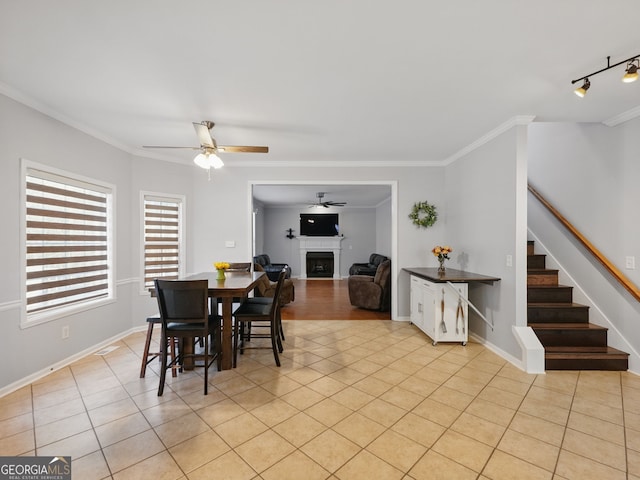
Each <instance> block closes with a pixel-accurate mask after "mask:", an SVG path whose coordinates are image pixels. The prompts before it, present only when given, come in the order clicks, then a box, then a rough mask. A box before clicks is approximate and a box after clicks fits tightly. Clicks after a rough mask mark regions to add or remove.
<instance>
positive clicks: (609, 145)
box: [529, 119, 640, 371]
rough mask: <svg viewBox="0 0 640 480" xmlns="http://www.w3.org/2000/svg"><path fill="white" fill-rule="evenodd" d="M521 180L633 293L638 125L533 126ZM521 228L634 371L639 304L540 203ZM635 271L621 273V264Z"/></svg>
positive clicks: (637, 246) (639, 195)
mask: <svg viewBox="0 0 640 480" xmlns="http://www.w3.org/2000/svg"><path fill="white" fill-rule="evenodd" d="M529 137H530V139H531V141H530V161H529V178H530V182H531V184H532V185H533V186H534V187H535V188H536V189H537V190H539V191H540V192H541V193H542V195H544V196H545V197H546V198H547V199H548V200H549V201H550V202H551V203H552V204H553V205H554V206H555V208H556V209H558V210H559V211H560V213H562V215H563V216H564V217H565V218H567V220H569V221H570V222H571V223H572V224H573V225H574V226H575V227H576V228H577V229H578V230H579V231H580V232H581V233H582V234H583V235H584V236H585V237H586V238H587V239H588V240H589V241H590V242H591V243H592V244H593V245H594V246H595V247H596V248H598V249H599V250H600V251H601V252H602V253H603V254H604V255H605V256H606V257H607V258H608V259H609V260H610V261H611V262H612V263H613V264H614V265H615V266H616V267H617V268H618V269H620V270H621V271H622V272H623V273H624V274H625V275H626V276H627V277H629V279H630V280H631V281H632V282H633V283H634V284H635V285H636V286H637V285H640V270H639V269H640V263H639V262H640V225H639V222H638V211H637V209H638V205H640V190H639V189H638V186H637V181H638V179H639V178H640V164H639V162H638V146H637V145H638V140H637V139H638V138H640V121H639V120H637V119H636V120H633V121H629V122H627V123H624V124H622V125H620V126H617V127H613V128H612V127H607V126H604V125H595V124H582V125H575V124H561V123H534V124H532V125H531V126H530V131H529ZM529 227H530V229H531V233H532V235H533V236H535V239H537V240H538V244H537V245H536V249H537V251H539V252H540V253H544V252H545V251H544V250H543V249H544V248H546V252H547V253H548V254H549V255H550V256H549V257H547V263H548V264H549V266H550V267H551V268H554V267H555V268H560V270H561V271H560V281H561V283H564V284H573V285H575V286H576V287H577V288H574V299H575V301H576V302H579V303H583V304H587V305H590V306H591V307H592V308H590V312H589V315H590V320H591V322H593V323H596V324H599V325H602V326H605V327H608V328H609V343H610V344H611V345H612V346H614V347H616V348H619V349H621V350H624V351H627V352H630V353H632V356H631V358H630V368H631V369H632V370H634V371H639V370H640V361H639V357H638V350H639V349H640V329H638V324H639V322H640V304H639V303H638V302H637V301H636V300H635V299H633V298H632V297H631V295H630V294H629V293H627V291H626V290H624V289H623V288H622V287H620V286H619V285H618V284H617V283H616V282H615V281H614V280H613V278H612V277H611V276H610V275H609V274H608V273H607V272H606V271H605V270H604V268H603V267H601V266H600V264H599V263H597V262H595V260H594V259H593V258H592V257H591V256H590V255H589V254H588V253H587V252H586V250H585V249H584V248H583V247H582V246H581V245H579V244H578V243H577V241H575V240H574V239H573V237H572V236H571V235H570V234H569V233H568V232H567V231H566V230H565V229H564V228H563V227H561V226H560V224H559V223H558V222H557V221H555V220H554V219H552V218H551V216H550V215H549V214H548V213H547V212H546V210H544V208H543V207H542V206H541V205H540V203H539V202H538V201H537V200H536V199H535V198H533V197H530V199H529ZM627 256H633V257H635V258H636V269H635V270H628V269H626V268H625V257H627Z"/></svg>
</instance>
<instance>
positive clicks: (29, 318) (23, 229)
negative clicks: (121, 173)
mask: <svg viewBox="0 0 640 480" xmlns="http://www.w3.org/2000/svg"><path fill="white" fill-rule="evenodd" d="M29 170H38V171H40V172H42V174H43V176H46V175H47V174H49V175H52V176H55V177H65V178H66V179H68V180H69V184H73V182H74V181H75V182H82V183H89V184H92V185H94V186H96V187H99V188H102V189H104V191H105V192H109V195H108V197H107V208H108V210H109V212H110V215H108V217H107V255H108V262H107V267H108V270H109V276H108V279H107V283H108V293H107V296H106V297H105V298H99V299H96V300H88V301H85V302H81V303H78V304H72V305H65V306H61V307H58V308H52V309H51V310H46V311H42V312H37V313H32V314H27V289H26V285H27V244H26V236H27V191H26V177H27V173H28V171H29ZM115 205H116V186H115V185H113V184H110V183H107V182H104V181H102V180H96V179H95V178H90V177H85V176H82V175H78V174H75V173H72V172H69V171H66V170H62V169H58V168H53V167H50V166H48V165H44V164H41V163H37V162H33V161H31V160H27V159H25V158H21V159H20V208H21V215H20V292H21V293H20V303H21V308H20V328H22V329H24V328H29V327H34V326H36V325H41V324H43V323H47V322H51V321H53V320H56V319H59V318H63V317H68V316H70V315H74V314H77V313H80V312H84V311H87V310H93V309H95V308H98V307H102V306H104V305H108V304H111V303H114V302H115V301H116V289H115V279H116V271H115V265H116V258H115V248H114V242H115V238H116V228H115V225H116V222H115V215H116V212H115V208H114V206H115Z"/></svg>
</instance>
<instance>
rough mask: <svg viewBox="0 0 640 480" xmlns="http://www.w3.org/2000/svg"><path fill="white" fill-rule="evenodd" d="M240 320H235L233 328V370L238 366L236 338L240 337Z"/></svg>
mask: <svg viewBox="0 0 640 480" xmlns="http://www.w3.org/2000/svg"><path fill="white" fill-rule="evenodd" d="M240 323H241V322H240V320H238V319H237V318H236V323H235V325H234V326H233V368H236V367H237V366H238V337H239V336H240Z"/></svg>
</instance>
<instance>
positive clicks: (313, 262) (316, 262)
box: [307, 252, 333, 278]
mask: <svg viewBox="0 0 640 480" xmlns="http://www.w3.org/2000/svg"><path fill="white" fill-rule="evenodd" d="M307 277H308V278H326V277H328V278H332V277H333V252H307Z"/></svg>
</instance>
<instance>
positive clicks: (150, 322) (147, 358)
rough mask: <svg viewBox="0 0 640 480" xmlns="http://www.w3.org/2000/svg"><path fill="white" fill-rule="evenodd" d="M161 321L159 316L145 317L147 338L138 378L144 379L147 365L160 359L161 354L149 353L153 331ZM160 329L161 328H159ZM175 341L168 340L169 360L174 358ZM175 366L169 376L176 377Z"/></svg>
mask: <svg viewBox="0 0 640 480" xmlns="http://www.w3.org/2000/svg"><path fill="white" fill-rule="evenodd" d="M161 324H162V319H161V318H160V315H152V316H151V317H147V337H146V338H145V341H144V351H143V352H142V363H141V365H140V378H144V377H145V375H146V373H147V365H149V364H150V363H151V362H152V361H154V360H155V359H156V358H158V359H159V358H160V356H161V355H162V352H160V351H158V352H152V351H151V338H152V337H153V330H154V327H155V326H156V325H161ZM161 328H162V327H161ZM175 340H176V339H174V338H170V339H169V346H168V347H169V356H170V357H171V360H172V361H173V359H174V358H175V356H176V341H175ZM176 370H177V365H174V366H173V368H172V369H171V376H172V377H176V376H177V373H176Z"/></svg>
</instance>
